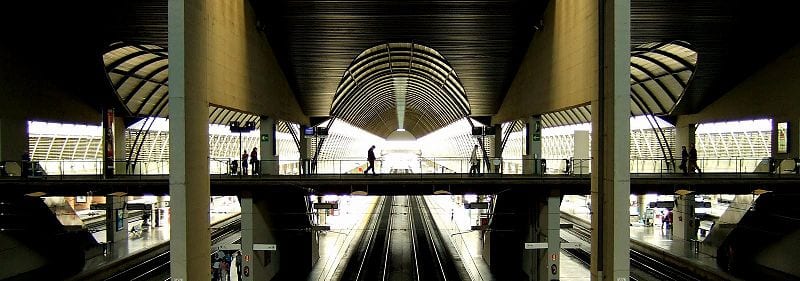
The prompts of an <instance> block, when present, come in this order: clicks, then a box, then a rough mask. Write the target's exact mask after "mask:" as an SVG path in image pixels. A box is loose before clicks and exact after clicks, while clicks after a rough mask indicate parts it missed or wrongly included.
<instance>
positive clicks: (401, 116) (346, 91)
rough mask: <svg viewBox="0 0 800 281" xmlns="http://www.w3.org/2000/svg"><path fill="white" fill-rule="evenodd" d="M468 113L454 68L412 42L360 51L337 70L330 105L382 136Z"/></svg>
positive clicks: (422, 131)
mask: <svg viewBox="0 0 800 281" xmlns="http://www.w3.org/2000/svg"><path fill="white" fill-rule="evenodd" d="M469 114H470V107H469V102H468V101H467V95H466V93H465V92H464V87H463V86H462V85H461V81H460V80H459V78H458V74H457V73H456V71H455V70H454V69H453V67H451V66H450V64H449V63H448V62H447V60H446V59H445V58H444V57H443V56H442V55H441V54H439V52H437V51H436V50H434V49H432V48H429V47H427V46H423V45H421V44H416V43H385V44H380V45H377V46H374V47H371V48H369V49H366V50H364V51H363V52H361V54H359V55H358V56H357V57H356V58H355V59H354V60H353V62H352V63H351V64H350V66H349V67H348V68H347V70H345V72H344V74H343V75H342V78H341V82H340V83H339V86H338V87H337V89H336V94H335V95H334V98H333V103H332V105H331V111H330V115H331V116H334V117H336V118H341V119H343V120H346V121H348V122H350V123H351V124H353V125H355V126H357V127H360V128H363V129H365V130H367V131H369V132H371V133H373V134H375V135H378V136H381V137H386V136H388V135H389V134H390V133H391V132H394V131H395V130H398V129H403V130H406V131H408V132H410V133H411V134H413V135H414V136H416V137H421V136H424V135H427V134H428V133H430V132H431V131H433V130H435V129H437V128H442V127H444V126H446V125H447V124H450V123H452V122H453V121H455V120H458V119H461V118H463V117H465V116H468V115H469ZM376 121H380V122H376Z"/></svg>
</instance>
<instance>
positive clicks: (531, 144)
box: [522, 115, 544, 175]
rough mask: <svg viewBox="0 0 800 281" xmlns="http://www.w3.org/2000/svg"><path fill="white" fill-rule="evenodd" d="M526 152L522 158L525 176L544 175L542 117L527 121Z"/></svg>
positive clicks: (533, 117) (534, 117) (532, 117)
mask: <svg viewBox="0 0 800 281" xmlns="http://www.w3.org/2000/svg"><path fill="white" fill-rule="evenodd" d="M526 124H527V125H526V128H527V130H526V131H527V134H526V135H525V143H526V150H525V155H523V157H522V173H523V174H527V175H530V174H537V175H538V174H542V173H544V171H542V169H541V165H540V163H539V160H540V159H542V116H539V115H535V116H531V117H528V120H526Z"/></svg>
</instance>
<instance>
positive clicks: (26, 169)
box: [20, 150, 31, 178]
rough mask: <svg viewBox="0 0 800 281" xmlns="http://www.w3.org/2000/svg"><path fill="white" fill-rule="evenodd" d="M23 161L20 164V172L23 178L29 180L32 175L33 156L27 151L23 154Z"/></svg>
mask: <svg viewBox="0 0 800 281" xmlns="http://www.w3.org/2000/svg"><path fill="white" fill-rule="evenodd" d="M21 160H22V161H21V163H20V164H21V165H22V167H21V168H22V169H21V171H20V174H21V176H22V177H23V178H27V177H28V176H30V175H31V155H30V153H28V151H27V150H25V152H23V153H22V158H21Z"/></svg>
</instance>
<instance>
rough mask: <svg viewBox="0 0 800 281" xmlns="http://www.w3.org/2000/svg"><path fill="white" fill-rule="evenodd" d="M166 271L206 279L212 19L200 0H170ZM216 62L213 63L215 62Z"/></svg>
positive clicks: (174, 277)
mask: <svg viewBox="0 0 800 281" xmlns="http://www.w3.org/2000/svg"><path fill="white" fill-rule="evenodd" d="M168 6H169V7H168V26H169V76H170V77H169V80H170V81H169V115H170V116H169V117H170V118H169V130H170V131H169V154H170V155H169V174H170V175H169V194H170V210H171V221H170V243H169V245H170V263H171V265H170V276H171V277H172V280H210V279H211V270H210V268H209V267H210V265H211V257H210V255H209V253H210V252H211V235H210V229H209V224H210V222H209V211H210V210H209V205H210V195H211V194H210V193H211V191H210V181H209V167H208V157H209V145H208V93H207V92H206V91H207V87H206V86H207V85H208V84H209V83H210V82H209V81H208V80H209V79H214V78H213V77H211V76H209V75H208V73H209V72H211V71H210V69H212V68H213V67H212V66H210V65H207V63H208V61H207V60H206V57H205V55H206V54H207V52H208V48H210V46H208V44H207V40H208V38H206V36H207V35H208V32H207V28H208V25H210V24H211V23H209V22H208V19H207V18H206V17H205V14H204V13H203V12H204V10H203V8H204V1H200V0H169V3H168ZM214 67H216V66H214Z"/></svg>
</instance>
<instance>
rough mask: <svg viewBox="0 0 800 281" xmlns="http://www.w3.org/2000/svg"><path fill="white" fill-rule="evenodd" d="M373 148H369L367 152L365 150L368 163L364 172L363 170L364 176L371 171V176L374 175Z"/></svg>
mask: <svg viewBox="0 0 800 281" xmlns="http://www.w3.org/2000/svg"><path fill="white" fill-rule="evenodd" d="M373 150H375V146H374V145H373V146H371V147H370V148H369V150H367V162H369V166H368V167H367V169H366V170H364V174H365V175H366V174H367V172H369V170H372V174H373V175H374V174H375V152H374V151H373Z"/></svg>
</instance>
